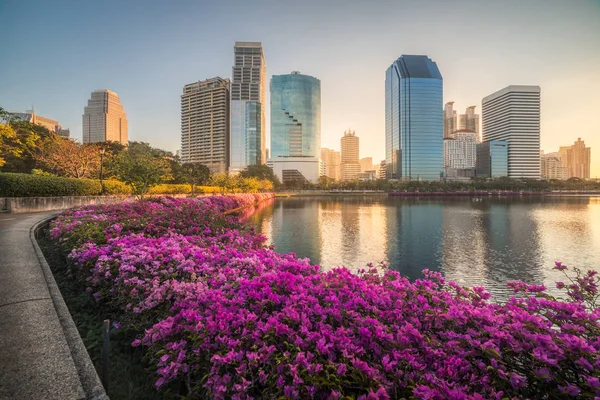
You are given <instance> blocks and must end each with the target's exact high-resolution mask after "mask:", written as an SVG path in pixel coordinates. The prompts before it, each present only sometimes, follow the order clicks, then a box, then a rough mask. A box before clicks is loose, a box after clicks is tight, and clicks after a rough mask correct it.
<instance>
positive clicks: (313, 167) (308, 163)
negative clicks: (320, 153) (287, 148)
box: [267, 157, 325, 184]
mask: <svg viewBox="0 0 600 400" xmlns="http://www.w3.org/2000/svg"><path fill="white" fill-rule="evenodd" d="M267 165H268V166H269V167H271V168H272V169H273V172H274V173H275V175H277V177H278V178H279V180H280V181H281V183H283V184H286V183H291V182H297V181H308V182H310V183H318V182H319V177H320V176H322V175H325V171H324V166H323V163H322V162H321V160H320V159H319V158H317V157H277V158H272V159H270V160H269V161H268V162H267Z"/></svg>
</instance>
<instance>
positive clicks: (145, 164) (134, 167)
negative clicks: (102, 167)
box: [115, 142, 169, 199]
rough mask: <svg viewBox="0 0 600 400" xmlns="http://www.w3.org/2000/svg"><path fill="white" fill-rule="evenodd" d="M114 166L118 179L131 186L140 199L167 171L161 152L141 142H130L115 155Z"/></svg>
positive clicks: (165, 161) (167, 167)
mask: <svg viewBox="0 0 600 400" xmlns="http://www.w3.org/2000/svg"><path fill="white" fill-rule="evenodd" d="M115 167H116V169H117V171H118V177H119V179H121V180H122V181H123V182H125V183H126V184H127V185H129V186H131V189H132V191H133V194H135V195H136V196H137V197H138V198H140V199H142V198H143V197H144V195H145V194H146V193H148V190H150V188H151V187H152V186H155V185H158V184H159V183H160V182H161V180H162V179H163V177H164V176H165V175H167V174H168V173H169V165H168V163H167V160H165V158H164V157H163V154H162V152H161V151H158V150H157V149H154V148H152V147H150V145H148V144H147V143H141V142H131V143H130V144H129V148H128V149H127V150H126V151H123V152H121V153H120V154H119V155H117V156H116V157H115Z"/></svg>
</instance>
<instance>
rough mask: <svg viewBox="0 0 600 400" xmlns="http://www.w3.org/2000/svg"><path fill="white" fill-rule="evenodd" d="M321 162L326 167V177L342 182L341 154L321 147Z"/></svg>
mask: <svg viewBox="0 0 600 400" xmlns="http://www.w3.org/2000/svg"><path fill="white" fill-rule="evenodd" d="M321 160H322V161H323V164H324V167H325V176H327V177H329V178H331V179H335V180H336V181H340V180H341V179H342V159H341V155H340V152H339V151H335V150H331V149H328V148H326V147H321Z"/></svg>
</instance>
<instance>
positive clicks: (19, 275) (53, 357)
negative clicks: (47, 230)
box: [0, 212, 107, 400]
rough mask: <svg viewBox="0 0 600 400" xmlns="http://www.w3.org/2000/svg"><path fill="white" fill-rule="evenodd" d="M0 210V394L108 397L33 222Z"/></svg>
mask: <svg viewBox="0 0 600 400" xmlns="http://www.w3.org/2000/svg"><path fill="white" fill-rule="evenodd" d="M53 214H54V213H52V212H45V213H27V214H0V399H16V400H18V399H23V400H25V399H27V400H35V399H44V400H52V399H57V400H58V399H61V400H62V399H65V400H69V399H107V397H106V394H105V393H104V390H103V389H102V387H101V385H100V383H99V381H98V376H97V374H96V372H95V371H94V370H93V366H92V365H91V362H90V361H89V356H88V355H87V353H86V352H85V348H83V342H82V341H81V338H80V337H79V335H78V333H77V329H76V328H75V325H74V323H73V320H72V319H71V315H70V314H69V312H68V309H67V308H66V306H65V304H64V301H63V299H62V296H61V295H60V292H59V291H58V289H57V287H56V283H55V282H54V278H53V277H52V274H51V273H50V270H49V268H48V265H47V264H46V262H45V260H44V259H43V256H41V253H40V257H41V258H39V257H38V252H39V248H38V247H37V244H34V238H33V232H32V227H33V226H35V225H36V224H37V223H38V222H40V221H42V220H44V219H46V218H48V217H50V216H52V215H53Z"/></svg>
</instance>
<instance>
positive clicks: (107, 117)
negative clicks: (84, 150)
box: [82, 89, 129, 145]
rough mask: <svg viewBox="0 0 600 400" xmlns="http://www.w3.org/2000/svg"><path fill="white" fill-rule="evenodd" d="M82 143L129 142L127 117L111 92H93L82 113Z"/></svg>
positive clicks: (117, 99) (117, 97)
mask: <svg viewBox="0 0 600 400" xmlns="http://www.w3.org/2000/svg"><path fill="white" fill-rule="evenodd" d="M82 132H83V143H99V142H108V141H110V142H119V143H121V144H123V145H127V143H128V142H129V136H128V133H129V131H128V125H127V115H126V114H125V110H124V109H123V105H122V104H121V99H120V98H119V96H118V95H117V94H116V93H115V92H113V91H112V90H106V89H104V90H95V91H93V92H92V95H91V96H90V99H89V100H88V105H87V106H86V107H85V109H84V111H83V130H82Z"/></svg>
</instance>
